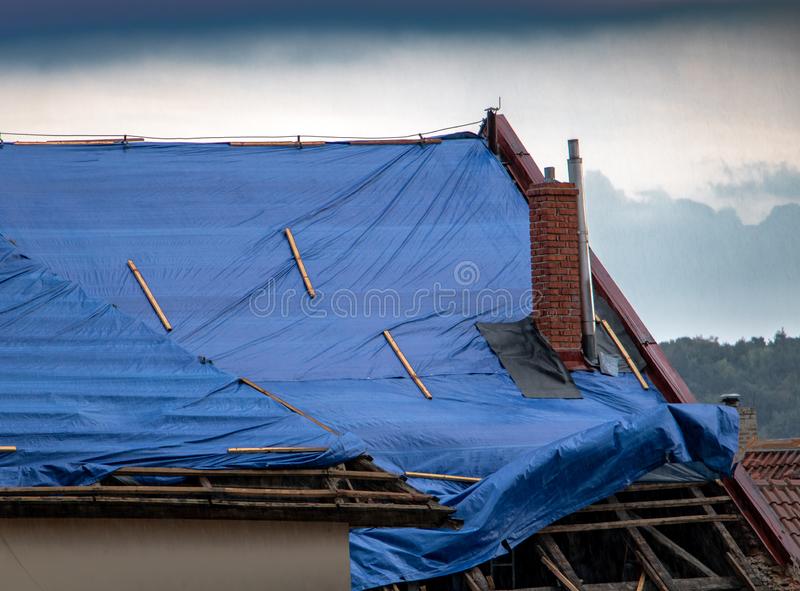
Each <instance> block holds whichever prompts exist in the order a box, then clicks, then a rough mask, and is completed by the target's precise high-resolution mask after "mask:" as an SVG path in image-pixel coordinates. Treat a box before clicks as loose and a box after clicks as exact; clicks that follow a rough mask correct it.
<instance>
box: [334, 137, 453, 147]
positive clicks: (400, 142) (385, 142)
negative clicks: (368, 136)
mask: <svg viewBox="0 0 800 591" xmlns="http://www.w3.org/2000/svg"><path fill="white" fill-rule="evenodd" d="M347 143H348V144H351V145H354V146H391V145H399V146H403V145H411V144H441V143H442V140H441V139H439V138H420V139H418V140H351V141H349V142H347Z"/></svg>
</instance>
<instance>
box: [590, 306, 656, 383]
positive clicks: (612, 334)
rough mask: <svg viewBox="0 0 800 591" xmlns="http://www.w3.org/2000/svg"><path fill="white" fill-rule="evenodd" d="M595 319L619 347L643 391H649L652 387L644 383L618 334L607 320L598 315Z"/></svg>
mask: <svg viewBox="0 0 800 591" xmlns="http://www.w3.org/2000/svg"><path fill="white" fill-rule="evenodd" d="M594 318H595V320H596V321H597V322H599V323H600V324H601V325H602V326H603V329H604V330H605V331H606V334H608V336H609V337H611V340H612V341H614V344H615V345H616V346H617V349H619V352H620V354H621V355H622V357H623V358H624V359H625V363H627V364H628V367H630V368H631V371H632V372H633V375H635V376H636V379H637V380H639V383H640V384H641V385H642V389H643V390H649V389H650V386H648V385H647V382H645V381H644V378H643V377H642V374H641V373H639V368H638V367H636V364H635V363H634V362H633V359H631V356H630V355H628V351H627V350H626V349H625V346H624V345H623V344H622V341H620V340H619V338H618V337H617V333H615V332H614V329H612V328H611V325H610V324H609V323H608V322H607V321H606V320H603V319H601V318H600V317H599V316H597V315H595V317H594Z"/></svg>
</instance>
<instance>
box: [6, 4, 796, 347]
mask: <svg viewBox="0 0 800 591" xmlns="http://www.w3.org/2000/svg"><path fill="white" fill-rule="evenodd" d="M135 4H136V6H135V7H133V8H132V7H131V6H125V7H119V6H116V3H107V2H103V3H101V2H95V1H94V0H78V1H77V2H74V3H70V4H69V5H68V4H67V3H58V2H47V1H46V0H39V1H38V2H33V3H32V2H28V3H25V4H23V3H18V4H15V3H14V2H12V3H11V4H9V5H8V6H7V5H6V4H4V6H3V9H4V10H5V14H4V15H3V18H2V19H0V81H2V86H3V88H2V92H0V131H2V132H3V133H4V135H3V137H4V139H6V140H10V139H13V137H11V136H9V135H8V133H9V132H11V131H28V132H59V133H114V134H117V133H129V134H136V133H139V134H147V135H166V136H184V135H191V136H194V135H234V134H270V135H273V134H298V133H301V134H324V135H398V134H406V133H413V132H418V131H425V130H430V129H436V128H440V127H444V126H447V125H451V124H456V123H462V122H469V121H474V120H477V119H480V118H481V117H482V115H483V109H484V108H485V107H487V106H491V105H495V104H496V103H497V97H498V96H502V105H503V112H504V113H505V114H506V115H507V116H508V117H509V119H510V121H511V123H512V125H513V126H514V127H515V128H516V130H517V132H518V133H519V135H520V136H521V137H522V139H523V141H524V142H525V144H526V146H527V147H528V149H529V151H530V152H531V154H532V155H533V156H534V158H535V159H536V160H537V162H538V163H539V165H540V166H545V165H555V166H556V167H557V174H558V175H559V176H562V177H563V176H566V172H565V165H564V161H565V158H566V140H567V139H568V138H571V137H578V138H580V139H581V144H582V150H583V155H584V161H585V165H586V167H587V168H588V169H590V170H593V171H597V174H593V175H592V176H591V178H590V180H589V183H588V198H589V200H592V199H593V197H594V198H595V203H594V204H593V205H592V207H591V212H590V213H591V219H590V224H591V232H592V237H593V245H594V247H595V249H596V250H597V251H598V252H599V254H600V255H601V257H603V258H604V259H605V260H606V261H607V265H608V266H609V267H610V268H611V270H612V271H613V272H614V274H615V275H616V276H617V278H618V280H619V282H620V283H621V284H622V287H623V289H624V290H625V291H626V292H627V293H628V294H629V296H630V297H631V299H632V300H633V301H634V303H635V304H636V305H637V307H638V308H639V309H640V311H641V313H642V315H643V316H644V318H645V321H646V322H648V323H649V324H650V325H651V328H652V329H653V332H654V333H655V334H656V337H658V338H671V337H676V336H681V335H697V334H704V335H717V336H720V337H722V338H723V339H726V340H734V339H736V338H738V337H739V336H752V335H764V336H770V335H771V334H773V333H774V332H775V330H777V329H778V328H781V327H785V328H786V329H787V331H788V332H789V333H790V334H800V304H798V301H800V297H798V296H796V295H795V294H796V292H797V291H800V290H798V288H800V258H799V257H798V251H800V243H799V242H798V241H797V238H796V234H797V223H798V220H800V216H798V215H797V212H800V10H798V9H797V8H794V7H792V6H791V5H789V4H787V5H783V4H780V3H769V2H755V3H748V2H721V1H720V2H707V3H704V4H703V5H702V6H701V7H699V8H698V7H696V5H695V4H693V3H690V2H682V1H681V0H671V1H670V0H665V1H657V0H650V1H647V2H636V3H635V2H626V1H624V0H607V1H600V2H588V1H587V2H578V3H572V4H570V6H569V8H560V7H559V5H558V4H551V3H545V2H533V3H524V2H518V1H514V0H506V1H505V2H501V3H499V4H498V3H496V2H495V3H488V2H480V1H477V0H475V1H472V2H459V3H456V2H444V3H442V4H440V5H438V7H434V8H431V6H432V5H434V3H430V2H426V3H423V2H411V3H407V4H404V5H403V8H402V9H394V10H395V11H394V12H386V11H387V10H390V9H385V11H384V12H382V13H373V12H369V11H368V10H365V6H362V3H359V2H354V1H351V2H345V3H344V4H343V5H339V7H338V9H337V11H333V10H331V9H329V8H323V7H321V6H316V7H315V5H314V3H313V2H310V1H308V0H301V1H299V2H295V3H293V4H292V5H291V6H292V7H294V10H290V9H286V8H282V9H281V10H280V11H278V10H277V9H276V8H275V6H276V5H271V4H270V3H263V2H261V3H259V2H254V1H252V0H233V1H232V2H230V3H215V2H206V1H203V2H195V3H186V2H179V1H177V0H163V1H159V2H155V1H152V0H147V1H144V2H140V3H135ZM283 4H284V5H285V3H283ZM223 5H224V7H223ZM323 6H330V5H323ZM298 7H299V8H298ZM298 10H305V15H306V16H302V17H301V14H300V12H298ZM308 15H312V16H308ZM473 129H474V128H473ZM592 191H594V192H595V195H594V196H593V195H592V193H591V192H592ZM679 200H691V201H692V202H694V203H692V202H686V201H679ZM700 204H702V205H705V206H709V207H705V208H702V207H701V208H700V209H692V207H693V206H695V205H697V206H699V205H700ZM785 204H795V205H794V206H789V207H788V208H787V207H782V208H780V209H778V210H775V211H773V208H775V207H776V206H782V205H785ZM790 223H793V224H795V225H794V226H793V227H789V224H790ZM709 237H713V240H709ZM787 248H788V249H794V251H787ZM734 255H735V256H734ZM744 255H748V256H744ZM732 257H733V258H732ZM687 259H690V260H687ZM634 270H635V272H634Z"/></svg>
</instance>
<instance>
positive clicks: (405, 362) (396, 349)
mask: <svg viewBox="0 0 800 591" xmlns="http://www.w3.org/2000/svg"><path fill="white" fill-rule="evenodd" d="M383 336H384V337H386V341H387V342H388V343H389V346H390V347H391V348H392V351H394V354H395V355H397V358H398V359H399V360H400V363H402V364H403V367H404V368H405V369H406V371H407V372H408V375H409V376H411V379H412V380H414V383H415V384H416V385H417V388H419V389H420V392H422V394H423V395H424V396H425V398H427V399H428V400H433V396H431V393H430V392H428V389H427V388H426V387H425V384H423V383H422V380H420V379H419V376H418V375H417V372H415V371H414V368H413V367H411V364H410V363H409V362H408V359H406V356H405V355H403V352H402V351H401V350H400V347H398V346H397V343H396V342H395V340H394V338H392V335H391V333H390V332H389V331H388V330H384V331H383Z"/></svg>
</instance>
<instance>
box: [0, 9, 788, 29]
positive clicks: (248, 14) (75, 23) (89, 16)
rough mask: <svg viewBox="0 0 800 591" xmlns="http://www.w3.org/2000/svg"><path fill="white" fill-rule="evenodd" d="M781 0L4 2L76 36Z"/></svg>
mask: <svg viewBox="0 0 800 591" xmlns="http://www.w3.org/2000/svg"><path fill="white" fill-rule="evenodd" d="M778 4H783V3H782V2H776V1H773V2H763V1H762V2H755V1H752V0H704V1H692V0H573V1H572V2H553V1H543V0H539V1H536V0H534V1H523V0H440V1H438V2H430V1H426V0H407V1H405V2H394V3H388V2H386V3H375V2H368V1H364V0H343V1H340V2H321V1H319V0H292V1H291V2H287V1H283V2H276V1H270V0H268V1H264V0H260V1H259V0H226V1H225V2H219V1H218V0H137V1H136V2H109V1H108V0H72V1H71V2H64V1H63V0H27V1H22V0H19V1H18V0H12V1H11V2H4V3H3V7H2V14H1V15H0V33H2V34H3V35H5V36H9V35H12V36H28V35H38V34H47V35H70V34H81V33H86V32H97V31H107V30H113V31H121V32H125V31H131V30H170V29H187V28H193V27H199V28H212V29H218V28H222V27H237V26H255V25H258V26H275V27H301V28H315V27H327V26H332V25H333V26H342V25H348V26H352V27H355V28H393V29H396V28H401V29H427V30H432V29H433V30H440V31H455V30H461V31H467V30H484V29H487V28H488V29H491V28H508V27H526V26H535V25H537V24H551V25H552V24H555V23H557V22H559V21H567V22H570V23H572V24H577V23H579V22H586V21H596V20H599V21H604V20H607V21H609V22H614V23H619V22H620V21H625V20H628V19H640V18H645V19H652V18H660V17H663V16H668V15H674V14H682V13H689V14H693V15H694V14H702V13H714V14H716V15H718V16H725V15H730V13H731V12H732V11H733V12H737V11H740V10H751V9H752V10H756V9H757V10H759V11H760V10H764V8H765V7H767V6H768V5H778Z"/></svg>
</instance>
